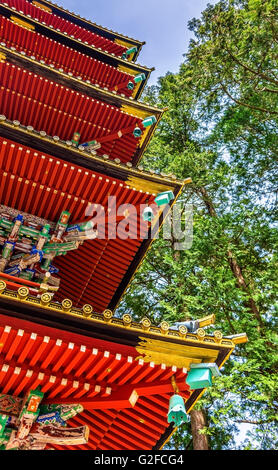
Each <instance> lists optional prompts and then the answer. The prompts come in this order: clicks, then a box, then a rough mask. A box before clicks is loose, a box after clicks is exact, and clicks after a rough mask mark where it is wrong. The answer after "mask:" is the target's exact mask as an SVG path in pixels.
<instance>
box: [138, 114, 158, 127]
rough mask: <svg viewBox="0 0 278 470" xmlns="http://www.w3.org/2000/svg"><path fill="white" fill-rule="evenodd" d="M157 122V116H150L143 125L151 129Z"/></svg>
mask: <svg viewBox="0 0 278 470" xmlns="http://www.w3.org/2000/svg"><path fill="white" fill-rule="evenodd" d="M156 121H157V119H156V117H155V116H149V117H147V118H145V119H144V121H142V124H143V126H144V127H149V126H152V125H153V124H155V123H156Z"/></svg>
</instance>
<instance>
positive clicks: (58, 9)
mask: <svg viewBox="0 0 278 470" xmlns="http://www.w3.org/2000/svg"><path fill="white" fill-rule="evenodd" d="M28 1H29V0H28ZM31 2H32V0H31ZM38 3H40V4H42V5H44V6H46V7H47V8H49V9H50V10H51V11H52V13H55V14H57V15H59V16H61V17H62V18H64V19H66V20H68V21H72V22H73V23H75V24H77V25H79V26H82V27H84V28H86V29H89V30H91V31H93V32H95V33H97V34H101V35H102V36H103V37H106V38H107V39H110V40H119V41H122V42H126V44H127V45H134V46H137V48H138V50H137V52H136V54H135V55H134V56H133V61H135V60H136V59H137V57H138V55H139V54H140V52H141V49H142V46H144V45H145V44H146V42H145V41H140V40H137V39H134V38H130V37H128V36H126V35H123V34H121V33H118V32H115V31H112V30H111V29H108V28H105V27H103V26H100V25H98V24H96V23H94V22H92V21H90V20H88V19H86V18H82V17H81V16H80V15H78V14H76V13H73V12H70V11H69V10H67V9H65V8H63V7H62V6H60V5H57V4H56V3H53V2H49V1H45V0H40V1H39V2H38Z"/></svg>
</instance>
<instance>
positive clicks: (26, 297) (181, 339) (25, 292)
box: [0, 280, 236, 352]
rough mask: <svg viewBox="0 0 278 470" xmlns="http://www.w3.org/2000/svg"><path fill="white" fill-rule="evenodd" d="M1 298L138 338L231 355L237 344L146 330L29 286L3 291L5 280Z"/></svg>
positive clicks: (0, 282) (0, 283)
mask: <svg viewBox="0 0 278 470" xmlns="http://www.w3.org/2000/svg"><path fill="white" fill-rule="evenodd" d="M1 297H3V298H5V299H9V300H12V301H15V302H20V303H24V304H27V305H34V306H36V307H37V308H41V309H44V310H50V311H53V312H59V313H63V314H67V315H70V316H74V317H78V318H80V320H81V321H83V320H86V321H90V322H92V323H101V324H103V325H104V324H109V325H112V326H114V327H117V328H121V329H125V330H132V331H136V332H138V333H139V334H140V335H142V334H144V333H148V334H151V335H154V336H157V337H160V338H164V339H165V338H167V339H175V340H176V341H178V343H180V344H181V345H182V344H187V345H191V346H199V347H202V348H204V347H206V346H208V347H211V346H216V348H217V349H219V347H221V348H225V349H228V350H231V352H232V350H233V349H234V348H235V345H236V343H234V342H233V341H232V338H231V337H230V338H226V337H223V338H222V339H221V340H220V341H219V340H217V338H215V337H214V336H212V335H207V334H205V335H204V337H203V338H202V339H200V338H199V337H198V335H197V333H188V334H185V335H182V334H180V332H179V331H178V330H174V329H171V328H169V329H168V330H167V331H165V329H164V328H163V327H162V326H161V327H158V326H154V325H152V324H150V323H149V326H148V328H146V325H144V319H143V320H142V321H141V322H140V323H138V322H133V321H132V319H131V317H130V316H129V315H127V314H124V315H123V317H122V318H118V317H114V314H113V312H112V311H111V310H104V312H103V313H95V312H93V307H92V306H91V305H89V304H86V305H84V306H83V307H82V308H78V307H74V306H73V305H72V301H71V300H70V299H64V300H63V301H62V302H61V303H60V302H54V301H52V300H51V295H50V294H49V293H48V292H46V293H44V294H42V295H41V297H40V298H38V297H35V296H32V295H30V294H29V289H28V287H25V286H21V287H19V289H18V290H17V292H16V291H12V290H9V289H7V288H6V283H5V281H4V280H0V298H1ZM127 317H129V318H127ZM142 339H145V338H142Z"/></svg>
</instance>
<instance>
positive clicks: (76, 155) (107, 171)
mask: <svg viewBox="0 0 278 470" xmlns="http://www.w3.org/2000/svg"><path fill="white" fill-rule="evenodd" d="M0 136H2V137H4V138H8V139H11V140H13V141H15V142H18V143H19V144H24V145H26V146H28V147H29V146H30V147H32V148H33V149H35V150H40V151H42V152H46V153H48V154H49V153H50V154H52V155H55V156H56V157H58V158H60V159H61V160H64V161H68V162H70V163H73V164H76V165H81V166H83V167H84V168H88V169H90V170H92V171H98V172H100V173H102V174H104V175H106V176H110V177H116V178H118V179H120V180H122V181H124V182H126V183H127V184H129V181H130V186H132V182H133V179H132V178H136V183H137V184H138V186H139V187H140V180H142V185H143V183H145V182H147V183H149V189H150V191H151V192H154V191H155V188H156V186H157V187H159V189H163V187H164V190H165V191H167V190H170V189H171V190H172V191H173V192H174V194H175V196H177V195H178V194H179V192H180V191H181V189H182V188H183V187H184V184H186V183H188V182H190V181H189V180H188V181H182V180H178V179H176V178H174V179H172V178H171V177H167V176H161V175H157V174H156V173H150V172H148V171H144V170H141V169H139V168H136V167H133V166H129V165H125V164H121V163H118V162H115V161H113V160H109V159H108V158H106V157H105V156H101V155H94V154H91V153H90V152H86V151H85V149H84V150H82V149H80V148H75V147H73V146H68V145H67V143H66V142H64V141H62V140H59V141H58V142H57V141H56V140H55V139H53V137H51V136H45V135H43V136H42V135H41V134H40V133H39V132H36V131H34V130H33V131H32V130H28V128H26V127H25V126H22V125H20V124H18V123H14V122H12V121H9V120H8V119H5V118H4V117H3V116H1V118H0ZM137 180H139V181H137ZM133 183H134V182H133Z"/></svg>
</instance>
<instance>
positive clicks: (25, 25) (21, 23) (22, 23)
mask: <svg viewBox="0 0 278 470" xmlns="http://www.w3.org/2000/svg"><path fill="white" fill-rule="evenodd" d="M10 20H11V21H12V22H13V23H15V24H17V25H18V26H21V27H22V28H26V29H29V30H30V31H35V26H33V25H32V24H30V23H27V21H23V20H22V19H21V18H18V17H17V16H11V18H10Z"/></svg>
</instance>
